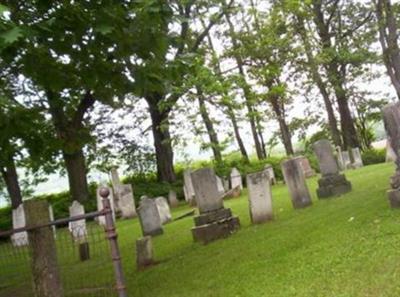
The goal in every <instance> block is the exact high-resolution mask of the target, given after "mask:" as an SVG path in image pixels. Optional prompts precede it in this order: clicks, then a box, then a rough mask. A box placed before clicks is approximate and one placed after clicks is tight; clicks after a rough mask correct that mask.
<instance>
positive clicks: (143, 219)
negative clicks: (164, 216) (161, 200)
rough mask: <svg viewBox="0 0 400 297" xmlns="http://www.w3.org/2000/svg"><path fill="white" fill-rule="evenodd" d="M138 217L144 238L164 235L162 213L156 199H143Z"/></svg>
mask: <svg viewBox="0 0 400 297" xmlns="http://www.w3.org/2000/svg"><path fill="white" fill-rule="evenodd" d="M138 215H139V222H140V226H141V227H142V233H143V236H146V235H150V236H156V235H160V234H163V233H164V230H163V228H162V226H161V218H160V213H159V212H158V208H157V204H156V201H155V200H154V199H151V198H145V199H142V200H141V201H140V206H139V208H138Z"/></svg>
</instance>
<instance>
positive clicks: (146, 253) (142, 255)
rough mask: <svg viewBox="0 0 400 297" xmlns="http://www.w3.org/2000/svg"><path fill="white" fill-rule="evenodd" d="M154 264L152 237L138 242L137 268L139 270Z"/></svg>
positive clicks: (146, 237) (143, 238) (140, 239)
mask: <svg viewBox="0 0 400 297" xmlns="http://www.w3.org/2000/svg"><path fill="white" fill-rule="evenodd" d="M152 264H154V259H153V243H152V240H151V237H150V236H145V237H142V238H139V239H137V240H136V266H137V268H138V269H143V268H146V267H147V266H150V265H152Z"/></svg>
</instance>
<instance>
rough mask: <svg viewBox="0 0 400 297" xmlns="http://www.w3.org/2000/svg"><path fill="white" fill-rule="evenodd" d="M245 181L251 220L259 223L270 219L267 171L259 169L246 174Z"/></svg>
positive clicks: (269, 186) (270, 197)
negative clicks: (259, 170)
mask: <svg viewBox="0 0 400 297" xmlns="http://www.w3.org/2000/svg"><path fill="white" fill-rule="evenodd" d="M246 181H247V189H248V192H249V209H250V219H251V222H252V223H253V224H259V223H264V222H266V221H269V220H272V218H273V213H272V193H271V185H270V181H269V175H268V173H266V172H265V171H261V172H257V173H252V174H248V175H247V176H246Z"/></svg>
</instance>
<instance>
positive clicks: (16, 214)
mask: <svg viewBox="0 0 400 297" xmlns="http://www.w3.org/2000/svg"><path fill="white" fill-rule="evenodd" d="M12 225H13V229H17V228H24V227H25V226H26V218H25V211H24V205H23V204H22V203H21V204H20V205H19V206H18V207H17V208H15V209H13V210H12ZM11 242H12V245H13V246H15V247H21V246H26V245H28V244H29V241H28V233H27V232H25V231H24V232H18V233H14V234H13V235H11Z"/></svg>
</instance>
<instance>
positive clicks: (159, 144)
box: [145, 94, 176, 183]
mask: <svg viewBox="0 0 400 297" xmlns="http://www.w3.org/2000/svg"><path fill="white" fill-rule="evenodd" d="M162 96H163V95H161V94H151V95H148V96H146V98H145V99H146V101H147V104H148V105H149V111H150V117H151V122H152V131H153V138H154V147H155V150H156V160H157V177H158V180H159V181H163V182H169V183H172V182H174V181H176V176H175V171H174V153H173V150H172V143H171V135H170V133H169V122H168V115H169V113H168V112H162V111H160V108H159V106H158V103H159V102H160V101H161V98H162Z"/></svg>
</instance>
